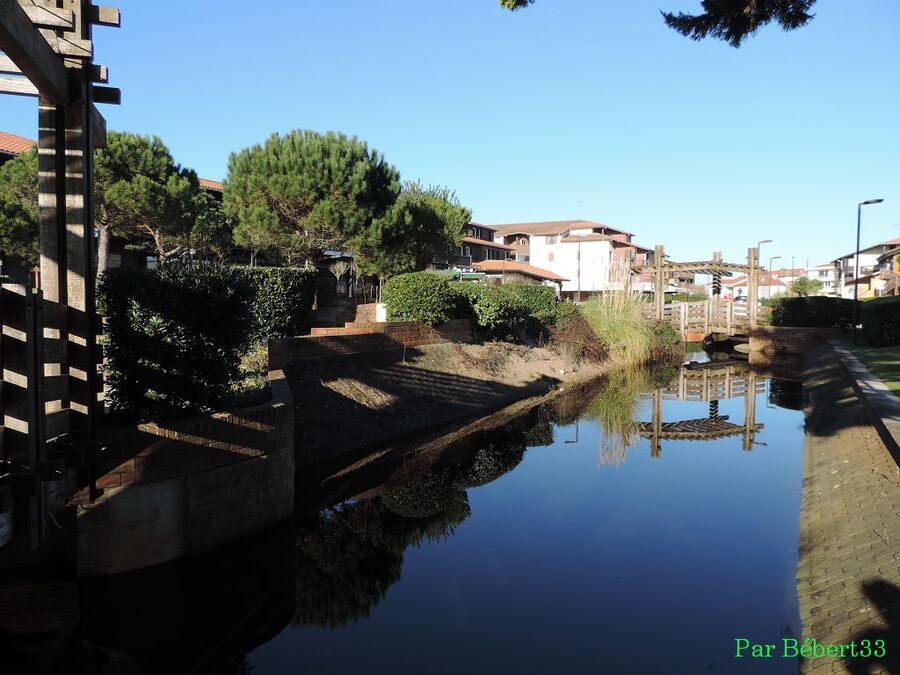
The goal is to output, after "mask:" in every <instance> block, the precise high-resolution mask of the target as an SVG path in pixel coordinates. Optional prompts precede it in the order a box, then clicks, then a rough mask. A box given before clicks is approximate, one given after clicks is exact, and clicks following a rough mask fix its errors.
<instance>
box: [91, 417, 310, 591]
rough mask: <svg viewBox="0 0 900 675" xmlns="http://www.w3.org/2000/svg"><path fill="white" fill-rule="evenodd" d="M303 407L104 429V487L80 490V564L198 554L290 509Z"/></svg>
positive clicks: (125, 565)
mask: <svg viewBox="0 0 900 675" xmlns="http://www.w3.org/2000/svg"><path fill="white" fill-rule="evenodd" d="M293 420H294V415H293V409H292V406H291V405H290V404H289V403H287V402H275V403H273V404H270V405H265V406H258V407H256V408H251V409H248V410H244V411H240V412H236V413H220V414H214V415H206V416H201V417H195V418H191V419H185V420H178V421H174V422H171V423H159V424H142V425H139V426H137V427H131V428H121V429H113V430H104V432H103V438H102V443H103V445H104V447H106V448H108V450H107V451H106V452H105V453H104V454H103V456H102V458H101V462H102V466H103V471H104V472H105V473H104V474H103V475H102V476H101V478H100V479H99V480H98V481H97V486H98V487H99V488H101V489H102V490H103V494H102V496H101V497H100V498H99V499H98V500H96V501H95V502H94V503H90V501H89V494H88V492H87V490H84V491H82V492H79V493H78V494H77V495H76V496H75V499H74V500H73V504H74V505H75V506H76V508H77V528H76V529H77V539H76V541H77V550H78V568H79V574H81V575H82V576H100V575H109V574H118V573H120V572H125V571H128V570H135V569H141V568H144V567H150V566H152V565H157V564H161V563H163V562H168V561H170V560H174V559H176V558H178V557H181V556H183V555H196V554H199V553H203V552H205V551H208V550H210V549H212V548H214V547H216V546H219V545H221V544H224V543H226V542H228V541H232V540H235V539H238V538H240V537H243V536H246V535H248V534H251V533H253V532H255V531H257V530H259V529H261V528H263V527H266V526H268V525H271V524H274V523H276V522H278V521H280V520H282V519H284V518H286V517H287V516H289V515H290V514H291V512H292V510H293V505H294V434H293Z"/></svg>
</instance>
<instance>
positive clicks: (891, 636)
mask: <svg viewBox="0 0 900 675" xmlns="http://www.w3.org/2000/svg"><path fill="white" fill-rule="evenodd" d="M862 588H863V593H865V596H866V599H867V600H868V601H869V602H870V603H871V604H873V605H874V606H875V607H877V608H878V611H879V613H880V614H881V618H882V619H883V620H884V626H883V627H881V628H869V629H867V630H865V631H862V632H861V633H857V634H855V635H854V636H853V640H854V642H856V644H857V645H860V643H861V642H862V641H863V640H868V641H869V644H870V645H871V646H872V650H873V652H874V650H875V649H876V644H877V641H878V640H881V641H882V644H883V645H884V649H885V653H884V654H883V655H878V654H877V653H873V655H872V656H870V657H868V658H862V657H860V658H857V659H846V664H847V669H848V670H849V671H850V673H852V675H870V674H871V673H876V672H877V673H886V675H900V588H898V587H897V586H895V585H894V584H892V583H890V582H889V581H885V580H883V579H876V580H874V581H866V582H864V583H863V584H862Z"/></svg>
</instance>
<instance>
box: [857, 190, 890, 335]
mask: <svg viewBox="0 0 900 675" xmlns="http://www.w3.org/2000/svg"><path fill="white" fill-rule="evenodd" d="M883 201H884V200H883V199H867V200H866V201H864V202H860V203H859V204H857V205H856V258H855V259H854V270H853V344H856V327H857V326H858V325H859V235H860V232H861V230H862V207H864V206H871V205H872V204H880V203H881V202H883Z"/></svg>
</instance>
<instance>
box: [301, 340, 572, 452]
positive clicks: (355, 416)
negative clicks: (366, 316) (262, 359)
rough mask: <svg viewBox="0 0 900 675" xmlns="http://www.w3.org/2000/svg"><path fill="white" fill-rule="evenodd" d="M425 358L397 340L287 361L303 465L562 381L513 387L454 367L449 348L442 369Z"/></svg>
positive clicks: (401, 437)
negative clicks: (374, 348)
mask: <svg viewBox="0 0 900 675" xmlns="http://www.w3.org/2000/svg"><path fill="white" fill-rule="evenodd" d="M364 337H369V336H364ZM385 339H388V338H385ZM335 354H336V353H332V355H335ZM423 356H424V355H423V353H422V351H421V350H419V349H416V348H414V347H404V346H403V344H401V343H397V342H394V343H393V347H392V348H387V347H385V348H384V349H381V350H379V351H377V352H371V353H365V354H353V355H341V356H340V357H339V358H328V357H325V358H317V359H315V360H303V361H294V362H292V363H288V364H287V365H286V366H285V367H284V375H285V377H286V379H287V382H288V384H289V385H290V388H291V393H292V396H293V399H294V406H295V413H296V414H295V422H294V426H295V429H296V433H295V447H296V450H297V464H298V466H304V465H309V464H313V463H315V462H319V461H322V460H326V459H329V458H332V457H336V456H338V455H341V454H344V453H348V452H352V451H355V450H360V449H363V448H368V447H376V446H378V445H380V444H383V443H386V442H389V441H390V442H401V443H402V442H405V441H407V440H410V439H411V437H412V436H413V435H416V434H421V433H423V432H425V431H428V430H431V429H435V428H437V427H439V426H441V425H445V424H448V423H450V422H453V421H457V420H460V419H464V418H466V417H470V416H474V415H479V414H488V413H489V412H490V411H491V410H492V409H496V408H498V407H501V406H502V405H504V404H506V403H509V402H512V401H515V400H519V399H521V398H525V397H527V396H529V395H533V394H537V393H541V392H543V391H545V390H547V389H549V388H550V387H551V386H552V385H554V384H556V383H558V380H556V379H554V378H550V377H544V378H541V379H539V380H536V381H534V382H533V383H531V384H529V385H522V386H514V385H508V384H504V383H502V382H498V381H495V380H493V379H488V378H487V376H486V379H479V378H475V377H468V376H465V375H461V374H458V373H456V372H453V371H454V369H456V370H460V369H462V368H463V365H462V364H461V362H460V360H459V359H458V358H453V353H452V352H450V351H449V350H448V355H447V359H448V360H447V361H446V362H445V363H443V364H437V366H438V368H439V369H434V365H435V364H433V359H434V355H433V354H432V355H430V356H429V365H428V366H425V365H424V363H423V361H424V359H423Z"/></svg>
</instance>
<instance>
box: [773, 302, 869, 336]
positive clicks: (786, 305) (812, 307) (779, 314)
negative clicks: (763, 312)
mask: <svg viewBox="0 0 900 675" xmlns="http://www.w3.org/2000/svg"><path fill="white" fill-rule="evenodd" d="M853 304H854V303H853V300H845V299H843V298H828V297H822V296H809V297H795V298H780V299H779V300H778V302H777V303H775V304H774V305H773V306H772V325H773V326H795V327H799V328H832V327H836V328H851V327H852V326H853Z"/></svg>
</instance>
